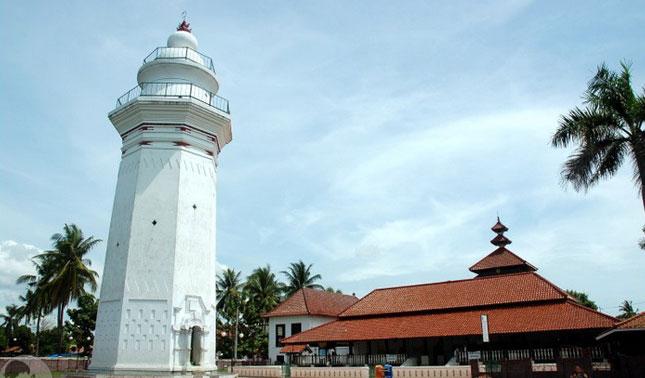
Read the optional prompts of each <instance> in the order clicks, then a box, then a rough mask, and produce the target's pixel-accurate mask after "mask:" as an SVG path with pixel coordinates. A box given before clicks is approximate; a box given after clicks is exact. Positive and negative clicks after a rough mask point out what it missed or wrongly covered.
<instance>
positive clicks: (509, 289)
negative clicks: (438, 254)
mask: <svg viewBox="0 0 645 378" xmlns="http://www.w3.org/2000/svg"><path fill="white" fill-rule="evenodd" d="M566 298H567V294H566V293H565V292H564V291H562V290H561V289H559V288H558V287H557V286H555V285H553V284H552V283H550V282H549V281H547V280H545V279H544V278H542V277H541V276H540V275H538V274H536V273H532V272H528V273H516V274H505V275H498V276H488V277H478V278H471V279H467V280H460V281H446V282H438V283H430V284H423V285H414V286H401V287H393V288H386V289H377V290H374V291H372V292H371V293H369V294H368V295H366V296H365V297H363V299H361V300H360V301H359V302H357V303H355V304H354V305H353V306H351V307H349V308H348V309H347V310H345V311H344V312H342V313H341V314H340V315H339V316H340V317H341V318H343V317H351V316H367V315H380V314H401V313H410V312H422V311H433V310H446V309H457V308H467V307H481V306H490V305H499V304H511V303H521V302H538V301H549V300H551V301H552V300H565V299H566Z"/></svg>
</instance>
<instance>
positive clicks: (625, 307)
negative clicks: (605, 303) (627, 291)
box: [617, 300, 638, 319]
mask: <svg viewBox="0 0 645 378" xmlns="http://www.w3.org/2000/svg"><path fill="white" fill-rule="evenodd" d="M636 314H638V309H637V308H636V309H635V308H634V305H633V303H632V301H628V300H624V301H623V303H622V304H621V305H620V314H619V315H618V316H617V318H619V319H629V318H631V317H633V316H635V315H636Z"/></svg>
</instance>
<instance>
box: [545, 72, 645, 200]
mask: <svg viewBox="0 0 645 378" xmlns="http://www.w3.org/2000/svg"><path fill="white" fill-rule="evenodd" d="M583 99H584V104H585V106H584V107H583V108H579V107H575V108H573V109H572V110H570V111H569V113H568V114H566V115H563V116H562V118H561V119H560V125H559V127H558V129H557V131H556V132H555V134H554V135H553V137H552V139H551V144H552V145H553V146H554V147H569V146H571V145H575V146H576V149H575V151H574V152H573V153H572V154H571V155H570V156H569V157H568V159H567V161H566V162H565V163H564V167H563V169H562V180H563V183H564V184H566V183H570V184H571V185H572V186H573V188H574V189H575V190H576V191H580V190H584V191H587V190H588V189H589V188H591V187H592V186H594V185H596V184H597V183H598V182H599V181H600V180H602V179H607V178H609V177H611V176H613V175H614V174H615V173H616V172H617V171H618V169H619V168H620V167H621V165H622V164H623V163H624V161H625V160H627V159H628V160H629V161H630V162H631V163H632V164H633V168H634V182H635V183H636V185H637V187H638V189H639V191H640V194H641V197H642V201H643V206H644V207H645V190H643V185H644V183H645V130H643V121H644V120H645V94H636V93H634V90H633V89H632V85H631V72H630V65H629V64H627V63H625V62H622V63H621V70H620V72H614V71H612V70H610V69H609V68H607V66H606V65H605V64H602V65H600V66H599V67H598V70H597V72H596V75H595V76H594V77H593V78H592V79H591V80H590V81H589V84H588V86H587V90H586V92H585V93H584V96H583Z"/></svg>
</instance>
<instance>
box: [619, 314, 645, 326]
mask: <svg viewBox="0 0 645 378" xmlns="http://www.w3.org/2000/svg"><path fill="white" fill-rule="evenodd" d="M641 316H645V311H643V312H641V313H640V314H636V315H634V316H632V317H631V318H627V319H624V320H621V321H619V322H618V323H616V327H618V326H620V325H623V324H625V323H627V322H631V321H632V320H635V319H638V318H640V317H641ZM616 319H619V318H616Z"/></svg>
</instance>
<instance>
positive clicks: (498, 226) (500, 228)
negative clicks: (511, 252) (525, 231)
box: [490, 213, 511, 248]
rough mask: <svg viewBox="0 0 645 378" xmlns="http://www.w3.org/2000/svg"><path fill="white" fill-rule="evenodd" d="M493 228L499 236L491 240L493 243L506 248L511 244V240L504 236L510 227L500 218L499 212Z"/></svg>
mask: <svg viewBox="0 0 645 378" xmlns="http://www.w3.org/2000/svg"><path fill="white" fill-rule="evenodd" d="M491 230H493V232H494V233H496V234H497V236H495V237H494V238H493V240H491V241H490V242H491V244H493V245H494V246H497V247H500V248H504V247H506V246H507V245H509V244H511V240H510V239H509V238H507V237H506V236H504V233H505V232H506V231H508V227H506V226H504V225H503V224H502V222H501V221H500V220H499V213H498V214H497V223H495V225H494V226H493V227H492V228H491Z"/></svg>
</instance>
